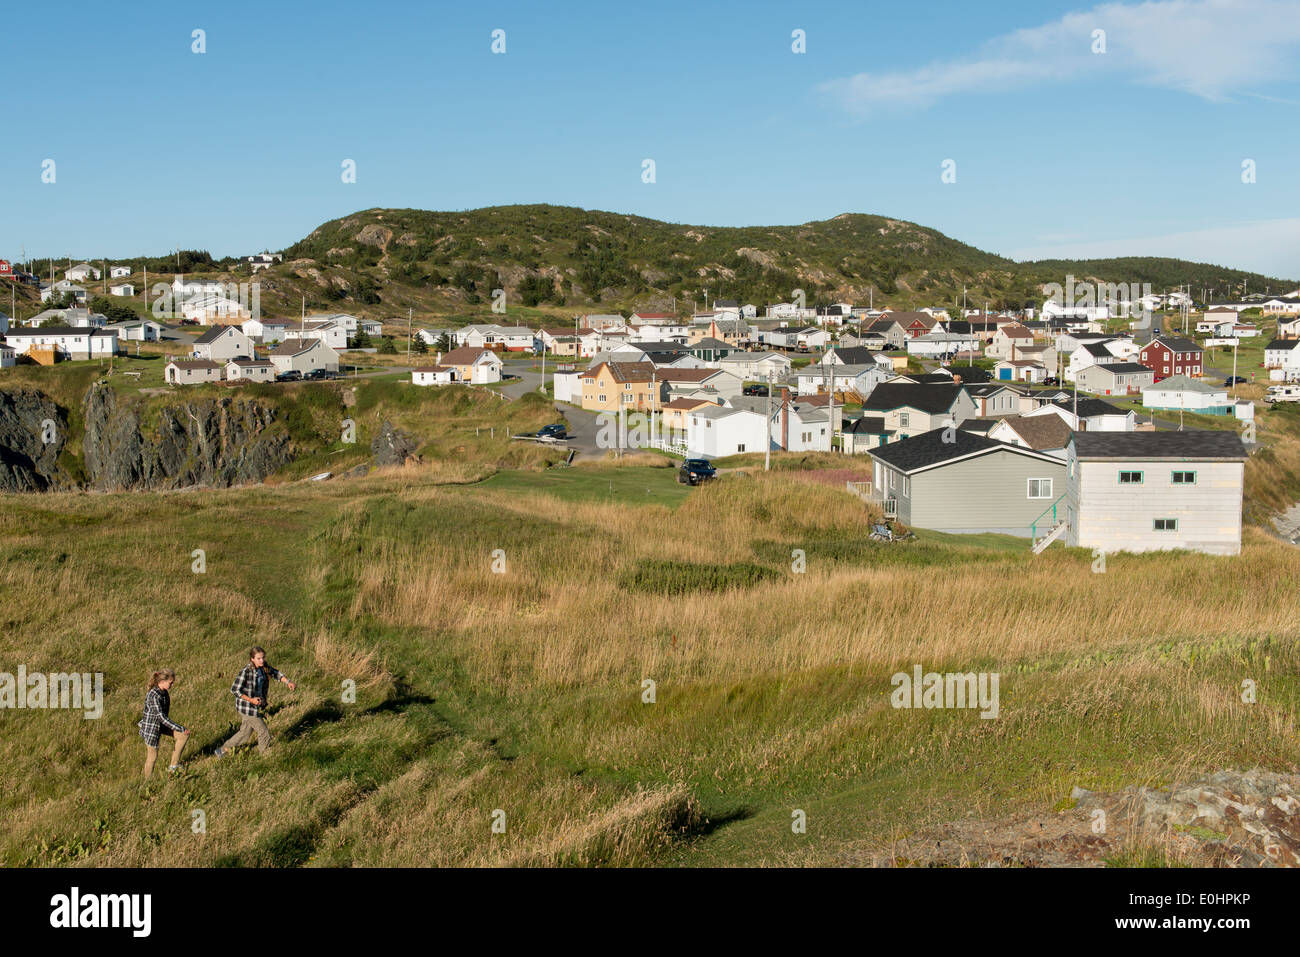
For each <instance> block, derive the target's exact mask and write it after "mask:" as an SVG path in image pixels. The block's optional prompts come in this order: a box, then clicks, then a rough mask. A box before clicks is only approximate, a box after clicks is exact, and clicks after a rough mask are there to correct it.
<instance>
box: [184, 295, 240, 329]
mask: <svg viewBox="0 0 1300 957" xmlns="http://www.w3.org/2000/svg"><path fill="white" fill-rule="evenodd" d="M174 311H175V310H173V312H174ZM180 313H181V316H183V317H184V318H186V319H190V320H192V321H194V322H201V323H205V324H206V323H209V322H229V323H237V322H243V321H244V320H246V319H249V318H251V316H252V314H251V313H250V312H249V311H248V309H246V308H245V306H244V304H243V303H242V302H240V301H239V300H238V299H228V298H227V297H225V296H220V295H216V294H215V293H200V294H199V295H196V296H190V297H189V298H188V299H186V300H184V301H183V302H182V303H181V304H180Z"/></svg>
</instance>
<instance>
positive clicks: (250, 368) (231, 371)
mask: <svg viewBox="0 0 1300 957" xmlns="http://www.w3.org/2000/svg"><path fill="white" fill-rule="evenodd" d="M226 378H227V379H229V380H231V381H234V380H236V379H238V380H239V381H241V382H271V381H273V380H274V379H275V364H274V363H272V362H271V360H270V359H231V360H230V361H229V362H227V363H226Z"/></svg>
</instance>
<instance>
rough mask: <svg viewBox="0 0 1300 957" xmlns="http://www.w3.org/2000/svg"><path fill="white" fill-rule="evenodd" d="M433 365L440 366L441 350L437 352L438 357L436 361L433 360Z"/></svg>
mask: <svg viewBox="0 0 1300 957" xmlns="http://www.w3.org/2000/svg"><path fill="white" fill-rule="evenodd" d="M433 364H434V365H436V366H440V365H442V352H441V350H439V352H438V357H437V358H436V359H434V360H433Z"/></svg>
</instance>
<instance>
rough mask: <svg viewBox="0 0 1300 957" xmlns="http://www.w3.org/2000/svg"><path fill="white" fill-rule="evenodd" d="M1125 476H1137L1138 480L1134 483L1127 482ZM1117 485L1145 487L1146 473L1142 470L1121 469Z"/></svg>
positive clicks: (1131, 481)
mask: <svg viewBox="0 0 1300 957" xmlns="http://www.w3.org/2000/svg"><path fill="white" fill-rule="evenodd" d="M1125 475H1136V476H1137V479H1136V481H1133V480H1130V481H1125V480H1124V476H1125ZM1117 484H1119V485H1145V484H1146V472H1145V471H1143V470H1140V469H1120V471H1119V475H1118V477H1117Z"/></svg>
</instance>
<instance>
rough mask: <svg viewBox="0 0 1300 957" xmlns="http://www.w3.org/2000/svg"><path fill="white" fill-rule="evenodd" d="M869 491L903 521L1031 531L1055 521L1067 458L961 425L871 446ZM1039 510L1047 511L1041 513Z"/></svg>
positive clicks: (968, 529) (943, 527) (950, 528)
mask: <svg viewBox="0 0 1300 957" xmlns="http://www.w3.org/2000/svg"><path fill="white" fill-rule="evenodd" d="M870 455H871V458H872V488H873V495H872V497H873V498H874V499H875V500H877V501H880V502H881V503H882V504H883V505H884V508H885V511H886V514H889V513H891V512H892V513H893V514H896V515H897V517H898V520H899V521H900V522H902V523H903V524H905V525H911V526H914V527H916V528H930V529H935V530H937V531H944V532H964V533H976V532H997V533H1000V534H1004V535H1017V536H1021V537H1025V538H1032V537H1035V536H1036V534H1037V533H1038V532H1039V531H1045V530H1046V529H1047V528H1048V527H1051V525H1053V524H1055V523H1054V522H1052V521H1051V515H1052V510H1053V508H1054V506H1055V505H1056V503H1057V502H1058V501H1059V500H1060V498H1061V496H1062V495H1063V494H1064V485H1065V476H1066V463H1065V462H1064V461H1062V460H1061V459H1059V458H1057V457H1055V456H1051V455H1047V454H1045V453H1043V452H1038V451H1035V450H1033V449H1029V448H1025V447H1022V446H1020V445H1014V444H1011V443H1008V442H999V441H997V440H996V439H992V438H988V437H986V436H981V435H975V434H973V433H971V432H965V431H963V430H962V429H960V428H952V429H936V430H935V431H932V432H926V433H925V434H923V435H917V436H914V437H912V438H909V439H904V440H901V441H898V442H890V443H889V444H887V445H883V446H880V447H877V448H874V449H872V450H871V452H870ZM1045 516H1046V517H1045Z"/></svg>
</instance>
